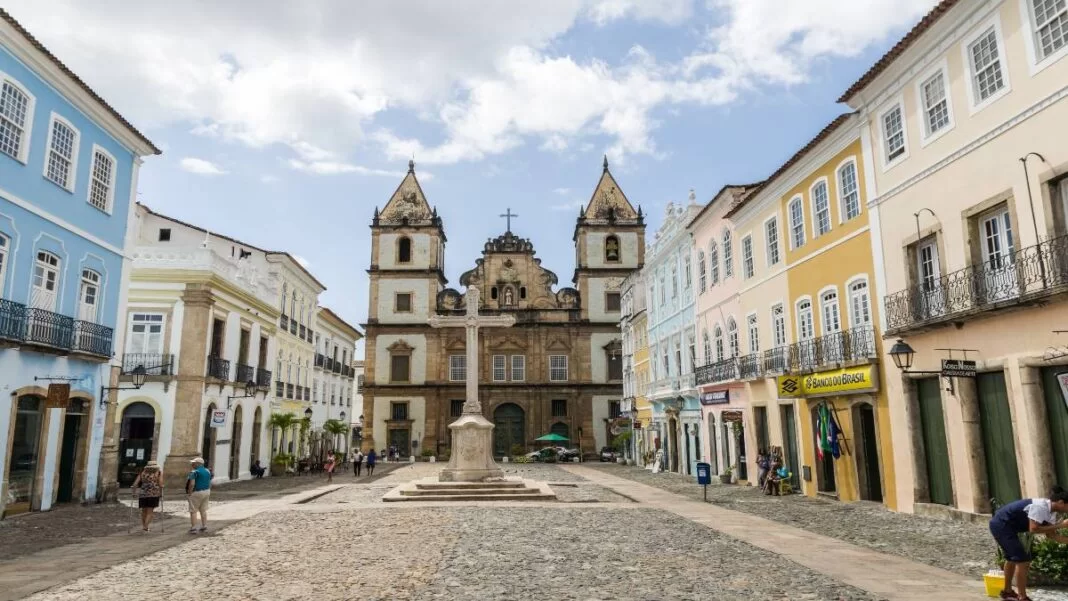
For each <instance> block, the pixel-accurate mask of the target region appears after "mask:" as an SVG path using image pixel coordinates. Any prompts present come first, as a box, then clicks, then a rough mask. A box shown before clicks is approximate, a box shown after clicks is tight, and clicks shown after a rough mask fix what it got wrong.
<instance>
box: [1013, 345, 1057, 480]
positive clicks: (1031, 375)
mask: <svg viewBox="0 0 1068 601" xmlns="http://www.w3.org/2000/svg"><path fill="white" fill-rule="evenodd" d="M1020 387H1021V389H1022V391H1023V398H1022V399H1020V402H1019V404H1018V405H1017V407H1016V409H1017V410H1018V411H1017V413H1016V439H1017V440H1029V441H1031V443H1030V444H1029V445H1026V446H1024V447H1023V448H1024V449H1025V452H1026V453H1028V454H1030V455H1031V457H1030V461H1026V460H1024V461H1020V462H1019V463H1020V467H1021V468H1022V470H1023V480H1024V482H1025V483H1033V484H1030V485H1029V486H1027V487H1025V489H1024V491H1023V494H1024V496H1034V497H1045V496H1046V495H1048V494H1049V492H1050V490H1051V489H1052V488H1053V485H1054V484H1056V483H1057V474H1056V471H1055V470H1056V467H1055V466H1056V464H1055V463H1054V459H1053V440H1052V439H1051V438H1050V431H1049V427H1048V424H1049V416H1048V415H1047V414H1046V402H1045V398H1043V393H1042V373H1041V371H1040V370H1039V369H1038V368H1036V367H1026V366H1023V365H1021V366H1020ZM1021 417H1022V419H1021ZM1017 448H1018V449H1019V448H1020V447H1019V446H1018V447H1017ZM1030 466H1034V467H1033V468H1032V469H1033V472H1032V473H1028V471H1031V470H1029V469H1028V468H1029V467H1030Z"/></svg>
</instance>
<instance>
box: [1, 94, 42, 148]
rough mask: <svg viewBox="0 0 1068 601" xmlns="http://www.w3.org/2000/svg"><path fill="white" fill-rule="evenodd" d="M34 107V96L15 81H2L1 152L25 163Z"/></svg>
mask: <svg viewBox="0 0 1068 601" xmlns="http://www.w3.org/2000/svg"><path fill="white" fill-rule="evenodd" d="M33 105H34V98H33V96H30V94H29V92H27V91H26V89H25V88H23V87H22V86H21V85H20V84H18V83H16V82H15V80H13V79H3V80H0V152H2V153H4V154H6V155H8V156H10V157H12V158H14V159H16V160H18V161H22V162H23V163H25V162H26V155H27V154H28V152H27V151H28V148H29V140H28V139H27V138H28V137H29V129H30V126H31V125H32V123H33Z"/></svg>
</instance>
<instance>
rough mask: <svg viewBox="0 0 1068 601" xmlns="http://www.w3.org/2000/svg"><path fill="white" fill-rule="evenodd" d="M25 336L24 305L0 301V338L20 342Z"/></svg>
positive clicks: (4, 300) (5, 300)
mask: <svg viewBox="0 0 1068 601" xmlns="http://www.w3.org/2000/svg"><path fill="white" fill-rule="evenodd" d="M25 335H26V305H23V304H22V303H16V302H14V301H9V300H7V299H6V298H5V299H0V338H2V339H4V340H14V341H21V340H22V338H23V336H25Z"/></svg>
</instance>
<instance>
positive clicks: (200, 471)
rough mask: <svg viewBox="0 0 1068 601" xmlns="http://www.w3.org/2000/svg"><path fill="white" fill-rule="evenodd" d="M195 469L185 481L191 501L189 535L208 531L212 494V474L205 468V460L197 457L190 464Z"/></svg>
mask: <svg viewBox="0 0 1068 601" xmlns="http://www.w3.org/2000/svg"><path fill="white" fill-rule="evenodd" d="M189 463H190V464H192V466H193V469H192V471H190V472H189V477H188V478H186V481H185V493H186V495H188V499H189V534H196V533H197V532H204V531H205V530H207V529H208V496H209V495H210V494H211V472H209V471H208V468H206V467H204V458H203V457H197V458H195V459H193V460H192V461H190V462H189ZM198 513H199V514H200V528H199V530H198V529H197V514H198Z"/></svg>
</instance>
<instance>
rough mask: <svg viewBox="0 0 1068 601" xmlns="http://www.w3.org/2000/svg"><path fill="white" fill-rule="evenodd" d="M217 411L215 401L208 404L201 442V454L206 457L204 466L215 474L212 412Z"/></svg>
mask: <svg viewBox="0 0 1068 601" xmlns="http://www.w3.org/2000/svg"><path fill="white" fill-rule="evenodd" d="M212 413H215V403H211V404H210V405H208V410H207V413H206V414H205V415H204V434H203V438H202V440H201V443H200V456H201V457H203V458H204V467H206V468H208V469H209V470H212V475H214V474H215V438H216V436H215V428H212V427H211V414H212Z"/></svg>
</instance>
